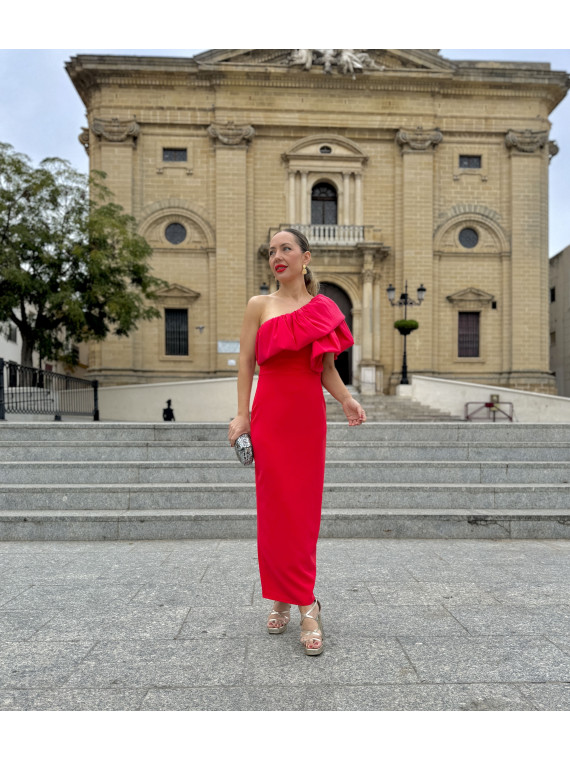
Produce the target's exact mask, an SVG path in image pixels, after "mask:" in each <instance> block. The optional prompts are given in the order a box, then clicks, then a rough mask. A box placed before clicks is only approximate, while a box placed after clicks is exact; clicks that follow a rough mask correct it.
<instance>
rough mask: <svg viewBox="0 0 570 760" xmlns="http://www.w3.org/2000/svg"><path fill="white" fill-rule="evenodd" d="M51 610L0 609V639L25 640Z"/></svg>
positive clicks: (43, 621)
mask: <svg viewBox="0 0 570 760" xmlns="http://www.w3.org/2000/svg"><path fill="white" fill-rule="evenodd" d="M54 614H55V613H54V612H53V611H46V610H41V611H36V610H25V611H21V610H6V609H1V610H0V641H2V642H3V641H26V640H28V639H30V638H31V637H32V636H33V635H34V634H35V633H37V631H38V630H39V629H40V628H41V627H42V626H43V625H45V624H46V623H47V622H48V621H49V620H50V619H51V618H52V617H53V616H54Z"/></svg>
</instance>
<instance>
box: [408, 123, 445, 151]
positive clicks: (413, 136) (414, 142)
mask: <svg viewBox="0 0 570 760" xmlns="http://www.w3.org/2000/svg"><path fill="white" fill-rule="evenodd" d="M442 140H443V135H442V133H441V130H440V129H439V128H438V127H436V128H435V129H432V130H429V131H424V128H423V127H416V129H415V130H414V131H413V132H406V131H404V130H403V129H399V130H398V132H397V133H396V142H397V143H398V145H399V146H400V148H401V149H402V153H418V152H424V151H426V150H429V148H435V147H436V145H439V143H440V142H441V141H442Z"/></svg>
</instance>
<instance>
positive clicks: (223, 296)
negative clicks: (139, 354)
mask: <svg viewBox="0 0 570 760" xmlns="http://www.w3.org/2000/svg"><path fill="white" fill-rule="evenodd" d="M208 133H209V135H210V136H211V137H212V138H213V140H214V144H215V150H216V292H217V303H216V335H217V367H216V369H217V371H219V372H228V371H229V372H234V371H237V369H238V360H239V336H240V331H241V325H242V321H243V313H244V309H245V307H246V304H247V298H248V293H247V271H248V261H249V257H248V252H247V232H246V230H247V202H246V200H247V174H246V156H247V149H248V145H249V142H250V141H251V140H252V139H253V136H254V134H255V130H254V129H253V127H251V126H247V125H242V126H239V125H235V124H234V123H233V122H228V123H227V124H212V125H210V127H209V128H208ZM228 362H229V363H228ZM232 362H235V364H233V363H232Z"/></svg>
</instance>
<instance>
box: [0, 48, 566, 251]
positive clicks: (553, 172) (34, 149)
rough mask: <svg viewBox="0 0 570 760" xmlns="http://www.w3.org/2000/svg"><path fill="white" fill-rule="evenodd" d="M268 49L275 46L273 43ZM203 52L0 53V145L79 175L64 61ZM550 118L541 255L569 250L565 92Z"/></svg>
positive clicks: (524, 56) (80, 160)
mask: <svg viewBox="0 0 570 760" xmlns="http://www.w3.org/2000/svg"><path fill="white" fill-rule="evenodd" d="M32 38H33V36H32ZM240 41H241V40H240ZM298 44H299V43H298ZM423 46H424V47H425V42H424V45H423ZM210 47H224V45H222V44H218V45H210ZM226 47H230V45H227V46H226ZM264 47H267V43H265V45H264ZM276 47H281V45H280V44H279V43H278V44H276ZM206 49H208V48H206V47H204V48H195V49H169V48H168V49H152V48H144V49H140V48H137V49H133V48H129V49H119V48H116V47H109V48H98V49H94V48H71V47H70V48H59V49H42V48H40V49H20V48H8V47H6V48H4V49H0V142H7V143H10V144H11V145H13V146H14V148H16V150H18V151H19V152H21V153H25V154H27V155H28V156H29V157H30V158H31V159H32V161H33V162H34V163H37V162H39V161H41V160H42V159H43V158H46V157H48V156H58V157H59V158H65V159H67V160H69V161H70V162H71V163H72V164H73V166H74V167H75V168H76V169H78V170H79V171H82V172H87V171H88V158H87V154H86V153H85V150H84V148H83V146H82V145H81V144H80V143H79V141H78V135H79V133H80V132H81V128H82V127H84V126H86V125H87V120H86V117H85V108H84V105H83V103H82V101H81V99H80V97H79V95H78V94H77V92H76V90H75V88H74V87H73V85H72V83H71V80H70V79H69V77H68V75H67V72H66V71H65V69H64V64H65V62H66V61H67V60H69V58H70V57H72V56H74V55H78V54H82V53H89V54H96V53H102V54H108V55H156V56H181V57H191V56H193V55H195V54H196V53H198V52H201V51H202V50H206ZM440 54H441V55H443V56H444V57H445V58H449V59H451V60H453V59H456V60H460V59H472V60H496V61H501V60H508V61H539V62H546V63H550V64H551V68H552V69H553V70H558V71H560V70H561V71H566V72H570V50H565V49H548V48H547V49H513V48H509V49H464V50H459V49H442V50H440ZM550 121H551V123H552V129H551V134H550V138H551V139H553V140H556V142H557V144H558V147H559V149H560V151H559V153H558V155H557V156H555V157H554V158H553V159H552V161H551V163H550V169H549V174H550V180H549V182H550V218H549V255H550V256H553V255H554V254H556V253H558V252H559V251H561V250H562V249H563V248H565V247H566V246H567V245H570V223H569V221H568V219H569V217H570V215H569V214H568V213H567V207H568V201H569V199H570V94H568V95H567V96H566V98H565V99H564V100H563V101H562V103H561V104H560V105H559V106H557V108H556V109H555V110H554V111H553V112H552V113H551V115H550Z"/></svg>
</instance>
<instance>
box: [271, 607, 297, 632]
mask: <svg viewBox="0 0 570 760" xmlns="http://www.w3.org/2000/svg"><path fill="white" fill-rule="evenodd" d="M274 615H275V616H276V617H273V616H274ZM270 620H275V621H277V622H281V621H282V622H283V625H276V626H269V625H268V626H267V633H285V631H286V630H287V625H288V624H289V621H290V620H291V607H289V609H288V610H271V612H270V613H269V617H268V618H267V623H269V621H270Z"/></svg>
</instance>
